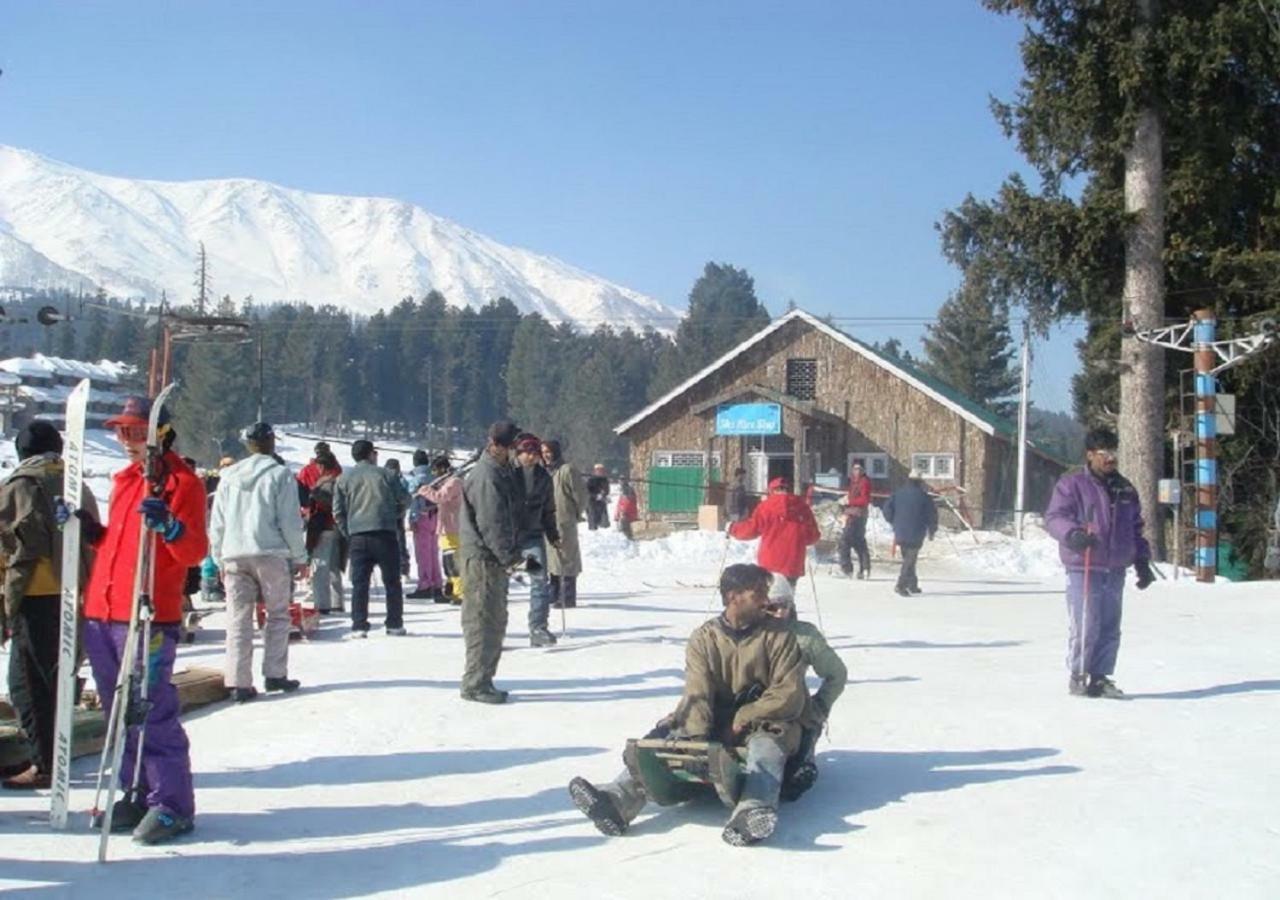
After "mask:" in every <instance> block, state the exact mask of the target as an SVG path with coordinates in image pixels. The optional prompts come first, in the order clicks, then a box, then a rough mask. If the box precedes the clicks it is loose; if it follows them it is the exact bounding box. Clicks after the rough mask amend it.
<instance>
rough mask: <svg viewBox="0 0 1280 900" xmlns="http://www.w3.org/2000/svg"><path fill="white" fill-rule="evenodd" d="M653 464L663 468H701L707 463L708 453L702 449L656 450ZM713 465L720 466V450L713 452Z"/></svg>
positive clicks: (714, 466) (713, 466)
mask: <svg viewBox="0 0 1280 900" xmlns="http://www.w3.org/2000/svg"><path fill="white" fill-rule="evenodd" d="M653 464H654V465H655V466H658V467H659V468H663V469H701V468H703V467H704V466H706V464H707V454H705V453H703V452H702V451H701V450H654V451H653ZM711 467H712V468H713V469H718V468H720V451H719V450H715V451H713V452H712V454H711Z"/></svg>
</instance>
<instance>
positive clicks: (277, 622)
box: [223, 556, 293, 688]
mask: <svg viewBox="0 0 1280 900" xmlns="http://www.w3.org/2000/svg"><path fill="white" fill-rule="evenodd" d="M223 581H224V583H225V584H226V588H227V663H226V679H227V687H228V688H247V687H253V614H254V609H255V607H256V606H257V603H258V598H259V597H261V598H262V603H263V605H264V606H265V607H266V610H267V622H266V626H265V627H264V628H263V629H262V674H263V676H264V677H266V678H284V677H285V676H286V675H288V674H289V601H290V600H292V599H293V576H292V573H291V572H290V569H289V560H287V559H284V558H283V557H279V556H242V557H240V558H239V559H228V560H225V561H224V562H223Z"/></svg>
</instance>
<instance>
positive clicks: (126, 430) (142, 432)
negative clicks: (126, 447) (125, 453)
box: [116, 425, 147, 444]
mask: <svg viewBox="0 0 1280 900" xmlns="http://www.w3.org/2000/svg"><path fill="white" fill-rule="evenodd" d="M116 437H117V438H118V439H119V440H120V441H121V443H125V444H145V443H146V441H147V426H146V425H117V426H116Z"/></svg>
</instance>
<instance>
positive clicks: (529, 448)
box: [516, 432, 542, 456]
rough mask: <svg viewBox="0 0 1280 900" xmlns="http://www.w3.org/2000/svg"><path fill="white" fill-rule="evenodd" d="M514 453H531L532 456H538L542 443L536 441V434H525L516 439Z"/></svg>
mask: <svg viewBox="0 0 1280 900" xmlns="http://www.w3.org/2000/svg"><path fill="white" fill-rule="evenodd" d="M516 452H517V453H532V454H533V455H534V456H538V455H539V454H541V453H542V441H540V440H538V436H537V435H536V434H529V433H528V432H525V433H524V434H522V435H520V437H518V438H516Z"/></svg>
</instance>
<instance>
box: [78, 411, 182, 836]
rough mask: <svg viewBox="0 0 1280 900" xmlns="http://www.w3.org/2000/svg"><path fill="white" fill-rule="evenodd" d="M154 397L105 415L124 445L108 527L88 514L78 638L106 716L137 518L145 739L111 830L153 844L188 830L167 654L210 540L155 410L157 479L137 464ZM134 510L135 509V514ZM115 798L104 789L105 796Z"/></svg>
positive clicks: (142, 459) (129, 750)
mask: <svg viewBox="0 0 1280 900" xmlns="http://www.w3.org/2000/svg"><path fill="white" fill-rule="evenodd" d="M150 413H151V401H150V400H148V399H147V398H145V397H129V398H128V399H127V400H126V401H125V405H124V409H123V410H122V411H121V413H120V414H119V415H117V416H113V417H112V418H110V419H108V420H107V422H106V424H107V426H108V427H111V428H115V430H116V438H117V440H119V441H120V443H121V444H122V445H123V446H124V450H125V454H126V455H127V456H128V458H129V464H128V465H127V466H125V468H123V469H121V470H120V471H119V472H117V473H116V474H115V477H114V479H113V481H112V485H111V502H110V505H109V507H108V510H109V513H108V515H109V518H108V521H107V524H106V526H105V527H103V526H102V525H99V524H98V523H97V522H94V521H93V520H92V519H86V516H84V515H82V514H81V512H80V511H77V515H79V516H80V518H81V520H82V521H84V522H85V527H86V528H87V531H88V535H87V536H88V537H89V538H90V540H91V541H92V542H93V544H94V546H95V548H96V551H97V555H96V557H95V560H94V566H93V572H92V574H91V575H90V576H89V587H88V589H87V590H86V591H85V607H84V615H85V624H84V647H85V651H86V653H87V654H88V656H89V664H90V665H91V666H92V667H93V678H94V681H95V682H97V685H98V696H99V697H100V698H101V700H102V708H103V713H104V714H105V715H106V717H107V718H108V719H109V718H110V716H111V705H112V702H113V700H114V699H115V687H116V678H117V676H118V675H119V672H120V666H121V665H133V664H134V661H133V660H123V659H122V658H121V657H122V656H123V654H124V643H125V636H126V634H127V632H128V629H129V618H130V614H131V612H132V610H133V602H134V598H133V582H134V571H135V569H136V566H137V562H138V541H139V538H140V527H139V526H140V525H141V524H142V523H143V522H145V523H146V527H147V528H148V529H149V530H150V531H153V532H155V544H154V557H153V558H154V563H153V565H154V572H155V588H154V590H153V591H152V595H151V602H152V606H153V607H154V617H153V621H152V627H151V645H150V646H149V647H147V648H145V650H144V652H145V653H146V654H147V656H146V658H145V659H146V670H147V671H148V673H149V676H150V680H149V682H148V689H147V700H148V702H149V703H150V704H151V706H150V710H149V711H148V712H147V721H146V740H145V741H144V743H143V752H142V772H141V775H140V777H139V778H138V791H137V792H135V793H134V794H132V795H129V794H126V796H125V798H124V799H121V800H119V801H117V802H116V804H115V808H114V811H113V813H112V821H111V829H112V831H133V835H134V840H135V841H138V842H139V843H146V844H154V843H159V842H161V841H165V840H169V839H170V838H174V837H177V836H178V835H181V834H185V833H186V832H188V831H190V830H191V828H192V819H193V818H194V816H195V793H194V791H193V790H192V786H191V754H190V743H189V742H188V741H187V734H186V732H185V731H183V729H182V724H181V723H180V722H179V721H178V691H177V689H176V688H175V687H174V686H173V682H172V675H173V660H174V656H175V654H176V652H177V645H178V623H179V622H180V621H181V619H182V587H183V583H184V581H185V580H186V573H187V569H188V568H190V567H191V566H194V565H197V564H199V562H200V561H201V560H202V559H203V558H204V555H205V551H206V549H207V547H208V539H207V538H206V536H205V495H204V485H203V484H202V483H201V481H200V478H199V477H198V476H197V475H196V473H195V472H193V471H192V470H191V469H190V467H188V466H187V464H186V463H184V462H183V461H182V458H181V457H180V456H178V454H176V453H174V452H173V450H172V449H171V447H172V445H173V441H174V437H175V435H174V432H173V429H172V428H171V427H170V425H169V417H168V415H167V414H166V413H164V412H162V413H161V415H160V419H159V422H160V428H159V434H158V437H159V440H160V446H161V447H162V448H163V453H162V455H161V457H160V478H161V481H160V485H159V490H158V492H153V491H152V489H151V486H150V485H149V484H148V483H147V479H146V475H145V473H144V471H143V467H144V465H145V463H146V455H147V419H148V416H149V415H150ZM139 516H141V519H140V518H139ZM136 742H137V730H136V729H129V731H128V736H127V740H126V743H125V749H124V757H123V762H122V763H121V767H120V783H121V784H123V785H132V784H133V768H134V761H135V759H136V757H137V743H136ZM111 799H113V798H108V801H110V800H111Z"/></svg>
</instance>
